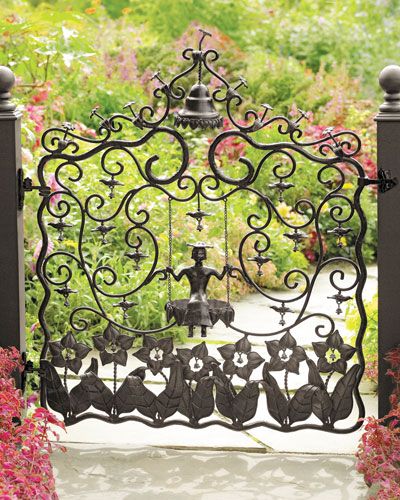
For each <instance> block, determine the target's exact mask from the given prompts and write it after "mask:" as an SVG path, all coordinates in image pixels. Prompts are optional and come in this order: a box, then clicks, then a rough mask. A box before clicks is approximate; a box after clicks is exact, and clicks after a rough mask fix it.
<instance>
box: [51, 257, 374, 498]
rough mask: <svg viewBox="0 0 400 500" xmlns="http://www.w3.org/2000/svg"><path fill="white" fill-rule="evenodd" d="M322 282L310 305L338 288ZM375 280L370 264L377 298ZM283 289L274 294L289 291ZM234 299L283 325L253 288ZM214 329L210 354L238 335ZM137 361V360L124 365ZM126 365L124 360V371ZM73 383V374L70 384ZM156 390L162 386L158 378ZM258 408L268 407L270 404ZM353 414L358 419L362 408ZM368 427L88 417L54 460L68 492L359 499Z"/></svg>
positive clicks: (263, 319) (369, 287)
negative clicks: (196, 424)
mask: <svg viewBox="0 0 400 500" xmlns="http://www.w3.org/2000/svg"><path fill="white" fill-rule="evenodd" d="M325 278H327V276H326V275H325ZM317 286H318V288H317V290H316V293H315V294H314V295H315V296H316V297H319V298H320V299H319V301H318V300H317V301H316V302H315V303H311V304H310V306H309V307H308V311H309V312H311V311H316V310H318V306H320V308H319V310H321V305H322V304H324V305H323V306H322V307H325V308H326V302H327V301H326V297H327V296H329V295H332V287H331V286H330V284H329V281H328V280H327V279H321V280H320V281H319V283H318V285H317ZM376 289H377V272H376V268H375V267H372V268H370V269H369V270H368V280H367V284H366V288H365V293H364V296H365V298H366V299H369V298H371V296H372V295H373V294H374V293H376ZM285 293H286V292H278V293H276V294H275V295H277V296H278V295H279V294H280V295H279V296H282V297H283V296H284V294H285ZM335 305H336V304H335V303H334V302H333V301H332V308H331V310H330V311H329V313H330V314H333V317H334V318H335V321H337V324H338V326H339V329H340V332H341V334H343V336H346V328H345V325H344V321H343V318H341V317H337V315H336V316H335V313H334V311H335V309H336V307H335ZM234 308H235V310H236V318H237V319H236V322H237V323H236V324H237V326H239V327H240V324H246V323H247V324H249V323H250V324H251V325H252V326H251V328H252V329H253V331H257V330H258V331H263V330H265V325H268V324H276V321H277V319H276V316H277V314H276V313H275V312H274V311H273V310H271V309H269V308H266V307H265V299H263V298H262V297H261V298H260V297H258V296H257V295H255V294H254V295H249V296H247V297H245V298H244V299H242V300H241V301H240V302H237V303H235V304H234ZM306 335H307V328H306V327H305V328H304V327H303V328H299V329H298V330H297V335H296V338H297V339H298V342H299V343H300V344H303V345H307V337H306ZM308 335H309V333H308ZM347 335H348V332H347ZM209 336H210V340H211V339H212V341H213V343H212V344H211V346H209V351H210V354H211V355H213V354H215V353H214V351H216V349H217V347H218V346H220V345H222V344H224V343H227V342H232V341H235V340H237V339H238V338H240V335H239V334H237V333H236V332H234V331H232V330H229V329H226V328H225V327H224V326H222V327H220V326H218V327H216V328H214V330H213V331H212V333H211V334H210V335H209ZM259 343H260V345H261V344H262V341H259ZM188 347H190V344H189V343H188ZM130 359H131V360H132V358H130ZM133 359H135V358H133ZM84 361H86V360H84ZM132 369H133V368H132V361H130V366H129V369H128V368H126V370H127V371H126V373H128V371H131V370H132ZM102 373H103V375H104V371H103V372H102ZM126 373H125V372H124V370H123V369H121V371H120V376H124V375H125V374H126ZM105 375H107V373H105ZM109 375H110V376H111V372H110V374H109ZM305 376H306V375H304V377H305ZM304 380H305V379H304ZM296 382H298V381H296ZM74 383H76V382H75V381H73V380H71V381H70V385H71V386H72V385H74ZM110 385H111V382H110ZM151 389H152V390H153V391H154V392H158V391H159V387H157V384H153V387H152V388H151ZM361 389H362V392H363V399H364V402H365V405H366V411H367V414H368V415H376V413H377V411H376V410H377V400H376V398H375V397H374V395H373V394H372V389H371V387H370V386H368V384H363V385H362V387H361ZM258 411H259V412H263V411H264V408H262V405H260V408H259V409H258ZM350 418H353V421H354V418H355V416H354V415H352V416H351V417H350ZM360 435H361V431H358V432H355V433H351V434H344V435H340V436H337V435H334V434H328V433H321V432H319V431H311V430H306V431H302V432H296V433H287V434H285V433H281V432H278V431H272V430H270V429H265V428H262V427H260V428H256V429H252V430H250V431H232V430H229V429H225V428H223V427H219V426H218V427H217V426H213V427H209V428H206V429H196V430H193V429H189V428H186V427H178V426H173V427H167V428H163V429H157V430H152V429H151V428H148V427H146V426H144V425H143V424H141V423H138V422H126V423H124V424H119V425H117V426H113V427H111V426H110V425H109V424H106V423H104V422H100V421H96V422H94V421H89V420H86V421H83V422H81V423H79V424H76V425H74V426H72V427H69V428H68V433H67V435H66V437H65V438H62V440H63V442H65V443H66V444H67V447H68V453H67V454H66V455H61V454H60V453H56V454H55V455H54V456H53V464H54V467H55V470H56V474H57V485H58V491H59V494H60V498H61V500H62V499H68V498H71V499H72V498H78V497H79V498H80V499H97V498H104V496H108V497H109V498H112V499H120V498H121V499H122V498H124V499H125V498H126V499H129V498H146V499H152V498H155V497H157V498H166V499H167V498H168V499H169V498H172V497H174V498H176V499H179V498H188V497H190V498H199V499H200V498H201V499H204V500H211V499H214V498H218V499H219V500H221V499H222V500H223V499H230V498H238V499H240V500H241V499H244V500H246V499H248V498H257V499H285V500H289V499H292V498H293V499H299V500H300V499H313V500H314V499H315V500H318V499H324V500H331V499H332V500H341V499H343V500H346V499H349V500H358V499H361V498H367V489H366V488H365V487H364V485H363V480H362V478H361V476H358V475H357V474H356V472H355V471H354V457H353V455H354V452H355V450H356V448H357V443H358V440H359V438H360ZM211 449H212V450H213V451H212V452H211V451H210V450H211ZM321 453H323V455H322V454H321Z"/></svg>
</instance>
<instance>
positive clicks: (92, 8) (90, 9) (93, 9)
mask: <svg viewBox="0 0 400 500" xmlns="http://www.w3.org/2000/svg"><path fill="white" fill-rule="evenodd" d="M96 10H97V9H96V8H95V7H89V8H88V9H85V13H86V14H88V15H89V16H91V15H92V14H94V13H95V12H96Z"/></svg>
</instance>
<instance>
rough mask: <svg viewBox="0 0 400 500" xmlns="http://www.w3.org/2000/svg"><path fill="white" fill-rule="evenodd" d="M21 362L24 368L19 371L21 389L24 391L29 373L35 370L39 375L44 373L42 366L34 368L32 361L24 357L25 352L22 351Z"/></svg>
mask: <svg viewBox="0 0 400 500" xmlns="http://www.w3.org/2000/svg"><path fill="white" fill-rule="evenodd" d="M22 363H23V365H24V368H23V370H22V372H21V390H22V392H25V387H26V379H27V376H28V374H29V373H34V372H37V373H38V374H39V375H40V376H41V377H42V376H43V375H44V372H43V369H42V368H36V367H35V366H34V364H33V361H31V360H30V359H26V353H25V352H24V353H22Z"/></svg>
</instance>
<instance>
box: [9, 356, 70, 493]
mask: <svg viewBox="0 0 400 500" xmlns="http://www.w3.org/2000/svg"><path fill="white" fill-rule="evenodd" d="M16 370H19V371H22V363H21V359H20V355H19V352H18V351H17V349H16V348H15V347H12V348H9V349H2V348H0V498H2V499H4V500H9V499H10V500H11V499H14V498H51V499H57V498H58V496H57V493H56V492H55V481H54V476H53V470H52V466H51V462H50V453H51V452H52V451H53V447H54V445H52V444H51V443H50V437H52V436H54V437H55V438H56V439H58V434H57V433H56V432H55V431H54V430H53V429H52V428H50V425H52V426H58V427H61V428H64V424H63V423H62V422H60V421H59V420H58V419H57V418H56V417H55V416H54V415H53V414H52V413H50V412H49V411H48V410H46V409H45V408H35V409H34V410H33V411H32V412H30V413H29V414H28V416H26V417H23V413H24V411H25V409H26V408H27V407H29V406H31V405H32V404H33V403H34V401H35V400H36V396H35V395H34V396H31V397H29V398H28V400H27V401H26V402H25V400H24V399H23V397H22V394H21V392H20V391H19V390H18V389H16V387H15V383H14V379H13V378H12V373H13V372H15V371H16ZM59 448H61V449H62V450H63V451H64V449H63V448H62V447H59Z"/></svg>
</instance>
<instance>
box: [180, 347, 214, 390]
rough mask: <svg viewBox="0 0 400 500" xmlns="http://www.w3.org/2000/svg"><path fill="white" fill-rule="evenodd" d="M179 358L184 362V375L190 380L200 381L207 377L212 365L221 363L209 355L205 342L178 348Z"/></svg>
mask: <svg viewBox="0 0 400 500" xmlns="http://www.w3.org/2000/svg"><path fill="white" fill-rule="evenodd" d="M176 352H177V356H178V359H179V360H180V361H181V362H182V363H183V365H184V367H183V375H184V377H185V378H186V379H188V380H195V381H196V382H198V381H199V380H200V379H201V378H202V377H206V376H207V375H209V374H210V371H211V370H212V365H213V364H215V365H219V364H220V363H219V361H217V360H216V359H215V358H213V357H212V356H209V355H208V349H207V346H206V343H205V342H202V343H201V344H198V345H196V346H195V347H193V349H177V350H176Z"/></svg>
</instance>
